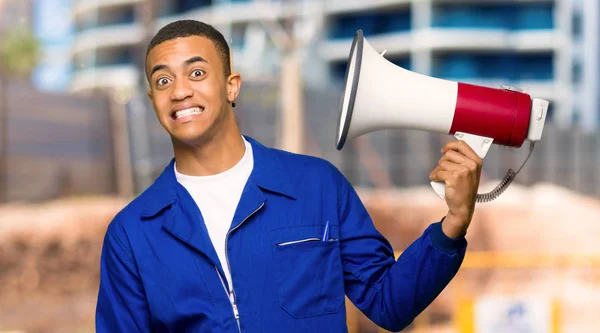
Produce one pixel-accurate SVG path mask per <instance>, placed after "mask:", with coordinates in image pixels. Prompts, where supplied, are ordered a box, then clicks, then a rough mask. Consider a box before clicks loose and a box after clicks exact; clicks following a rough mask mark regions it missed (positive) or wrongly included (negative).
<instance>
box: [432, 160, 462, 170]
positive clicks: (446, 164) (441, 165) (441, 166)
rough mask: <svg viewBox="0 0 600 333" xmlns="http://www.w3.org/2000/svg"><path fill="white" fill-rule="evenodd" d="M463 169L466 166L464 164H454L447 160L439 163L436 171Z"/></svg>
mask: <svg viewBox="0 0 600 333" xmlns="http://www.w3.org/2000/svg"><path fill="white" fill-rule="evenodd" d="M465 167H466V165H464V164H461V163H455V162H451V161H447V160H443V161H440V163H439V164H438V169H439V170H443V171H456V170H463V169H464V168H465Z"/></svg>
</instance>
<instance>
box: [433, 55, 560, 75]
mask: <svg viewBox="0 0 600 333" xmlns="http://www.w3.org/2000/svg"><path fill="white" fill-rule="evenodd" d="M433 75H434V76H436V77H440V78H446V79H451V80H472V79H484V80H505V81H521V80H552V79H553V77H554V56H553V54H552V53H539V54H538V53H532V54H516V53H500V54H498V53H460V52H457V53H445V54H438V55H436V56H435V57H434V62H433Z"/></svg>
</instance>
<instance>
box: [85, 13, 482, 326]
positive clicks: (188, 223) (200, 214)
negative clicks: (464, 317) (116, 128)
mask: <svg viewBox="0 0 600 333" xmlns="http://www.w3.org/2000/svg"><path fill="white" fill-rule="evenodd" d="M146 61H147V65H146V74H147V77H148V81H149V83H150V92H149V93H148V96H149V97H150V99H151V100H152V103H153V106H154V109H155V111H156V115H157V117H158V120H159V122H160V123H161V124H162V126H163V127H164V128H165V130H166V131H167V132H168V133H169V135H170V137H171V139H172V143H173V150H174V155H175V156H174V159H173V160H172V162H171V163H170V164H169V165H168V166H167V167H166V168H165V170H164V172H163V173H162V174H161V175H160V176H159V177H158V179H157V180H156V181H155V183H154V184H153V185H151V186H150V187H149V188H148V189H147V190H146V191H145V192H144V193H142V194H141V195H140V196H139V197H137V198H136V199H135V200H133V201H132V202H131V203H130V204H129V205H128V206H127V207H125V208H124V209H123V210H122V211H121V212H119V214H117V216H116V217H115V218H114V220H113V221H112V222H111V223H110V225H109V227H108V230H107V232H106V236H105V241H104V245H103V250H102V257H101V279H100V290H99V294H98V304H97V313H96V329H97V332H99V333H104V332H110V333H117V332H127V333H131V332H229V333H234V332H257V333H258V332H260V333H269V332H303V333H306V332H346V331H347V327H346V311H345V307H344V296H345V295H347V296H348V297H349V299H350V300H351V301H352V302H353V303H354V304H355V305H356V306H357V307H358V308H359V309H360V310H361V311H362V312H363V313H365V314H366V315H367V316H368V317H369V318H370V319H371V320H372V321H373V322H375V323H376V324H378V325H379V326H381V327H383V328H386V329H388V330H391V331H398V330H401V329H402V328H404V327H406V326H407V325H409V324H410V323H411V322H412V320H413V319H414V318H415V316H417V315H418V314H419V313H420V312H421V311H422V310H423V309H425V308H426V307H427V306H428V305H429V304H430V303H431V302H432V301H433V300H434V299H435V298H436V296H437V295H438V294H439V293H440V292H441V291H442V290H443V289H444V287H445V286H446V285H447V284H448V283H449V282H450V280H451V279H452V278H453V276H454V275H455V273H456V272H457V270H458V269H459V267H460V264H461V262H462V260H463V256H464V254H465V249H466V246H467V242H466V240H465V238H464V235H465V233H466V231H467V227H468V226H469V223H470V221H471V216H472V214H473V210H474V206H475V197H476V192H477V187H478V183H479V177H480V169H481V160H480V159H479V158H478V157H477V155H476V154H475V153H474V152H473V151H472V150H471V149H470V148H469V147H468V146H467V145H466V144H463V143H462V142H458V141H454V142H451V143H449V144H447V145H446V146H445V147H444V149H443V150H442V152H443V156H442V158H441V159H440V163H439V165H438V166H437V167H436V168H435V169H434V170H433V171H432V173H431V176H430V178H431V179H432V180H436V181H444V182H445V183H446V202H447V204H448V214H447V215H446V216H445V217H444V219H443V221H442V222H437V223H432V224H431V225H430V226H429V227H428V228H427V229H426V230H425V232H424V233H423V235H422V236H421V237H420V238H418V239H417V240H416V241H415V242H414V243H413V244H412V245H411V246H410V247H409V248H407V249H406V250H405V251H404V252H403V254H402V256H401V257H400V258H399V259H398V261H396V260H395V258H394V252H393V250H392V247H391V246H390V244H389V243H388V241H387V240H386V239H385V238H384V237H383V236H382V235H381V234H380V233H379V232H378V231H377V230H376V229H375V227H374V226H373V222H372V221H371V219H370V217H369V214H368V213H367V211H366V210H365V207H364V206H363V204H362V203H361V201H360V199H359V197H358V196H357V194H356V192H355V191H354V189H353V188H352V186H351V185H350V184H349V182H348V181H347V180H346V179H345V178H344V176H343V175H342V174H341V173H340V172H339V171H338V170H337V169H336V168H335V167H334V166H333V165H332V164H330V163H328V162H327V161H325V160H322V159H318V158H315V157H309V156H303V155H298V154H292V153H288V152H284V151H280V150H276V149H272V148H268V147H265V146H263V145H261V144H260V143H258V142H257V141H255V140H253V139H252V138H249V137H245V136H242V134H241V133H240V130H239V128H238V125H237V123H236V119H235V115H234V112H233V107H234V106H235V100H236V97H237V96H238V93H239V91H240V86H241V78H240V75H239V74H238V73H232V72H231V71H230V67H229V49H228V46H227V43H226V42H225V40H224V38H223V36H222V35H221V34H220V33H219V32H218V31H216V30H215V29H213V28H212V27H211V26H209V25H206V24H204V23H201V22H196V21H188V20H186V21H178V22H174V23H171V24H169V25H167V26H165V27H164V28H162V29H161V30H160V31H159V32H158V33H157V35H156V36H155V37H154V38H153V40H152V41H151V43H150V45H149V47H148V53H147V58H146Z"/></svg>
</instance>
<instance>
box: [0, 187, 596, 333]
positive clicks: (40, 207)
mask: <svg viewBox="0 0 600 333" xmlns="http://www.w3.org/2000/svg"><path fill="white" fill-rule="evenodd" d="M359 194H360V195H361V197H362V198H363V201H364V203H365V205H366V206H367V207H368V210H369V211H370V213H371V216H372V217H373V220H374V222H375V224H376V226H377V228H378V229H379V230H380V231H381V232H382V233H383V234H384V235H385V236H386V237H387V238H388V239H389V240H390V242H391V243H392V245H393V247H394V249H395V250H397V251H402V250H403V249H404V248H406V246H408V244H410V242H412V241H413V240H414V239H415V238H417V237H418V236H419V235H420V234H421V233H422V232H423V230H424V229H425V228H426V227H427V225H428V224H429V223H431V222H435V221H438V220H440V219H441V218H442V217H443V216H444V215H445V213H446V209H445V207H446V206H445V205H444V203H443V202H442V201H441V200H440V199H439V198H437V197H436V196H435V194H434V193H433V192H432V191H431V189H430V188H429V187H422V188H411V189H403V190H394V191H384V192H373V191H359ZM127 202H128V200H127V199H121V198H104V197H92V198H70V199H62V200H56V201H52V202H44V203H22V204H11V205H7V206H4V207H0V332H3V331H9V330H21V331H22V332H26V333H55V332H56V333H58V332H60V333H79V332H81V333H85V332H93V331H94V330H93V323H94V310H95V301H96V293H97V288H98V275H99V266H98V263H99V255H100V250H101V246H102V239H103V236H104V232H105V230H106V226H107V225H108V223H109V222H110V220H111V219H112V218H113V216H114V215H115V214H116V213H117V212H118V211H119V210H120V209H121V208H122V207H124V206H125V205H126V204H127ZM599 220H600V200H598V199H597V198H590V197H584V196H581V195H579V194H577V193H573V192H569V191H566V190H564V189H561V188H558V187H554V186H551V185H538V186H535V187H530V188H525V187H520V186H518V185H512V186H511V188H509V189H508V190H507V192H505V193H504V194H503V196H502V197H500V198H499V199H498V200H496V201H494V202H493V203H486V204H479V205H478V207H477V211H476V213H475V216H474V217H473V222H472V225H471V228H470V229H469V234H468V235H467V239H468V241H469V251H501V252H510V253H529V254H532V253H533V254H544V255H553V254H567V255H572V256H577V255H593V256H598V257H600V246H598V245H597V244H598V243H597V240H598V239H600V224H599V223H598V221H599ZM459 276H461V277H460V279H461V282H460V283H461V286H460V288H459V286H458V283H459V282H458V281H457V282H456V283H455V282H454V281H453V282H452V284H451V288H448V290H445V291H444V292H443V293H442V295H441V296H440V297H439V298H438V299H437V300H436V301H435V302H434V304H433V305H432V306H431V307H430V308H428V310H427V311H426V312H427V314H428V316H429V317H428V318H430V319H429V323H430V324H433V323H438V324H439V325H437V326H435V327H436V328H435V329H434V328H433V327H431V328H430V329H428V330H426V331H427V332H434V331H435V332H444V333H450V332H455V330H454V329H453V327H452V322H451V319H452V316H453V315H454V314H455V310H456V304H457V303H456V302H457V299H459V298H469V297H475V296H478V295H485V294H494V293H505V294H506V293H508V294H519V293H522V292H523V291H526V292H527V293H530V294H536V295H542V296H549V297H555V298H559V299H560V300H561V309H562V312H561V313H562V317H563V320H561V324H560V325H561V328H562V331H561V332H578V333H580V332H593V331H594V330H592V329H590V327H595V326H594V325H596V326H597V325H598V324H600V320H598V318H596V317H597V315H596V313H597V312H598V311H597V310H598V309H600V272H599V271H598V268H594V267H588V268H584V269H582V268H580V267H579V268H577V267H570V266H568V265H567V266H561V267H560V269H557V268H548V269H544V270H540V269H537V270H527V269H520V270H507V269H485V270H469V269H465V270H464V271H463V270H462V269H461V273H459ZM585 302H591V303H585ZM584 303H585V304H591V305H589V306H588V305H584ZM352 311H353V310H352V309H351V308H350V309H349V312H351V313H352V314H353V313H354V312H352ZM350 317H351V318H350V319H351V320H353V322H352V323H351V324H352V325H354V326H352V327H353V328H354V329H355V330H354V331H355V332H357V331H360V332H376V331H377V330H376V328H375V326H374V325H372V323H370V322H369V321H368V320H367V319H366V318H364V317H362V316H361V315H360V314H357V315H355V316H354V315H351V316H350Z"/></svg>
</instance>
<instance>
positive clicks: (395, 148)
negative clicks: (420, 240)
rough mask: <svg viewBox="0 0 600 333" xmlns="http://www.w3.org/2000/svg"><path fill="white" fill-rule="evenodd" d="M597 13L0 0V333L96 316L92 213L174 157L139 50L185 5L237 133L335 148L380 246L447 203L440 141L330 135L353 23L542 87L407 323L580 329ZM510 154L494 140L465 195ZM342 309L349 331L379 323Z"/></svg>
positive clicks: (396, 3)
mask: <svg viewBox="0 0 600 333" xmlns="http://www.w3.org/2000/svg"><path fill="white" fill-rule="evenodd" d="M599 15H600V3H599V2H598V1H597V0H553V1H552V0H506V1H500V0H479V1H477V0H453V1H451V0H327V1H326V0H304V1H302V0H279V1H275V0H271V1H269V0H246V1H244V0H230V1H226V0H213V1H211V0H195V1H193V0H161V1H159V0H155V1H152V0H0V332H22V333H25V332H26V333H42V332H49V333H54V332H61V333H75V332H93V331H94V311H95V301H96V295H97V289H98V282H99V278H98V274H99V266H98V265H99V255H100V251H101V242H102V239H103V236H104V232H105V230H106V226H107V224H108V223H109V222H110V220H111V219H112V217H113V216H114V215H115V214H116V213H117V212H118V211H119V210H120V209H121V208H123V207H124V206H125V205H126V204H127V203H128V202H129V201H130V200H131V199H132V198H133V197H134V196H135V195H137V194H139V193H140V192H141V191H143V190H144V189H145V188H147V187H148V186H149V185H150V184H151V183H152V182H153V181H154V179H155V178H156V177H157V175H158V174H160V172H161V171H162V170H163V168H164V167H165V166H166V164H167V163H168V162H169V160H170V159H171V158H172V151H171V144H170V141H169V138H168V136H167V135H166V134H165V133H164V131H163V130H162V128H161V127H160V125H159V123H158V121H157V120H156V117H155V114H154V111H153V109H152V107H151V105H150V104H149V103H148V100H147V97H146V90H147V83H146V81H145V77H144V75H143V72H142V71H141V70H142V68H143V62H144V55H145V51H146V47H147V45H148V41H149V39H150V38H151V37H152V35H153V34H154V33H156V31H157V30H158V29H160V28H161V27H162V26H164V25H165V24H167V23H169V22H171V21H174V20H177V19H187V18H190V19H197V20H201V21H204V22H207V23H209V24H212V25H214V26H216V27H217V28H218V29H219V30H220V31H221V32H222V33H223V34H224V35H225V37H226V39H227V40H228V42H229V44H230V46H231V49H232V52H233V66H234V69H235V70H236V71H239V72H240V73H241V74H242V77H243V86H242V91H241V95H240V98H239V100H238V102H237V105H238V107H236V113H237V117H238V119H239V122H240V126H241V128H242V130H243V132H244V134H246V135H250V136H252V137H254V138H255V139H258V140H259V141H261V142H262V143H264V144H266V145H269V146H273V147H278V148H283V149H287V150H290V151H294V152H299V153H304V154H310V155H314V156H319V157H322V158H325V159H327V160H329V161H331V162H332V163H334V164H335V165H336V166H337V167H338V168H339V169H340V170H341V171H342V172H343V173H344V174H345V175H346V177H347V178H348V179H349V180H350V181H351V182H352V184H353V185H354V186H355V187H356V189H357V191H358V192H359V194H360V196H361V198H362V199H363V201H364V203H365V205H366V206H367V209H368V210H369V212H370V213H371V215H372V217H373V219H374V221H375V224H376V226H377V228H378V229H379V230H380V231H381V232H382V233H383V234H384V235H385V236H386V237H387V238H388V239H389V240H390V241H391V243H392V245H393V247H394V250H396V251H397V253H398V254H400V253H401V252H402V250H404V249H405V248H406V246H408V245H409V244H410V243H411V242H412V241H413V240H414V239H416V238H417V237H418V236H419V235H420V234H421V233H422V232H423V230H424V229H425V228H426V227H427V225H428V224H430V223H432V222H435V221H439V219H440V218H441V217H442V216H444V215H445V213H446V209H445V207H446V206H445V204H444V203H443V202H442V201H441V200H440V199H439V198H438V197H437V196H436V195H435V193H434V192H433V191H432V190H431V187H430V186H429V180H428V175H429V172H430V171H431V170H432V169H433V168H434V166H435V165H436V163H437V160H438V159H439V157H440V153H439V150H440V148H441V147H442V146H443V145H444V144H445V143H446V142H448V141H449V140H450V139H452V137H449V136H445V135H437V134H432V133H425V132H417V131H410V130H385V131H379V132H376V133H370V134H368V135H365V136H362V137H360V138H357V139H356V140H354V141H352V142H350V143H348V144H346V146H345V147H344V149H343V150H342V151H337V150H336V149H335V132H336V125H337V117H338V108H339V106H338V103H339V101H340V97H341V92H342V88H343V80H344V74H345V69H346V63H347V58H348V53H349V51H350V46H351V42H352V38H353V37H354V34H355V32H356V30H358V29H362V30H363V31H364V33H365V36H366V38H367V39H368V41H369V43H371V45H373V47H374V48H376V49H377V51H378V52H382V51H383V50H387V51H386V53H385V58H387V59H388V60H389V61H391V62H393V63H395V64H397V65H398V66H401V67H403V68H406V69H409V70H412V71H415V72H418V73H423V74H427V75H431V76H434V77H440V78H445V79H451V80H456V81H461V82H468V83H475V84H480V85H486V86H491V87H500V86H501V85H511V86H515V87H517V88H520V89H522V90H523V91H524V92H527V93H529V94H531V95H532V97H535V98H543V99H546V100H548V101H550V108H549V114H548V117H547V121H546V127H545V130H544V134H543V137H542V140H541V141H540V142H539V143H538V144H537V145H536V148H535V150H534V152H533V155H532V157H531V158H530V159H529V161H528V162H527V164H526V165H525V167H524V169H523V171H522V172H521V173H519V175H518V176H517V178H516V180H515V182H514V183H513V184H512V185H511V186H510V187H509V189H508V190H507V191H506V192H505V193H504V194H503V195H502V196H501V197H500V198H499V199H497V200H495V201H493V202H491V203H485V204H478V207H477V211H476V213H475V216H474V218H473V223H472V225H471V228H470V229H469V234H468V235H467V238H468V241H469V249H468V253H467V257H466V259H465V262H464V264H463V267H462V268H461V270H460V272H459V273H458V275H457V276H456V278H455V279H454V280H453V281H452V282H451V284H450V285H449V286H448V288H446V289H445V290H444V292H443V293H442V295H440V297H438V298H437V299H436V300H435V302H434V303H433V304H432V305H431V306H430V307H429V308H427V309H426V310H425V311H424V312H423V313H422V314H421V315H420V316H419V317H418V318H417V319H416V320H415V322H414V323H413V324H412V325H411V326H410V327H408V328H406V329H405V331H406V332H448V333H450V332H456V333H470V332H486V333H488V332H489V333H491V332H494V333H500V332H503V333H509V332H510V333H512V332H515V333H516V332H519V333H525V332H532V333H533V332H535V333H546V332H547V333H550V332H552V333H558V332H578V333H579V332H597V331H598V328H597V327H598V325H599V324H600V319H599V318H598V316H597V313H598V310H599V309H600V246H598V245H597V244H598V243H597V241H598V239H600V225H598V221H599V220H600V201H599V200H598V197H599V195H600V176H599V173H598V170H599V167H600V139H599V135H598V134H597V130H598V124H599V121H600V117H599V115H600V109H599V106H600V105H599V104H600V99H599V95H598V91H599V88H600V87H599V78H600V75H599V74H600V67H599V65H600V26H599ZM373 84H376V82H374V83H373ZM431 98H435V94H433V93H432V96H431ZM401 107H402V106H401V105H399V106H398V110H399V112H401ZM526 154H527V148H526V145H525V146H523V148H521V149H516V148H510V149H509V148H505V147H499V146H493V147H492V148H491V149H490V152H489V153H488V155H487V157H486V159H485V161H484V170H483V175H482V184H481V188H480V192H485V191H488V190H490V189H492V188H493V187H494V186H495V185H496V184H497V183H498V181H499V180H501V179H502V178H503V177H504V174H505V173H506V171H507V170H508V169H509V168H513V169H516V168H518V167H519V166H520V164H521V163H522V161H523V160H524V158H525V156H526ZM347 311H348V327H349V330H350V332H384V331H383V330H381V329H378V328H377V327H376V326H375V325H374V324H373V323H371V322H370V321H369V320H368V319H366V317H364V316H363V315H362V314H361V313H360V312H358V311H357V310H356V309H355V308H354V307H353V306H352V304H351V303H349V302H348V303H347Z"/></svg>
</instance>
